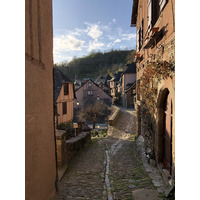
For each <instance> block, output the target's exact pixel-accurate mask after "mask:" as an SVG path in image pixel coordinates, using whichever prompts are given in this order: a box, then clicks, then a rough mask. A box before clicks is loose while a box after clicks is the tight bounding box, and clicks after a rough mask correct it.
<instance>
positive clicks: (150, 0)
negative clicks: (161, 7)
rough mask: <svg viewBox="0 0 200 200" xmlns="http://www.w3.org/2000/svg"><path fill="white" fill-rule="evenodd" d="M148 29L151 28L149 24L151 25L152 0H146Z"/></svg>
mask: <svg viewBox="0 0 200 200" xmlns="http://www.w3.org/2000/svg"><path fill="white" fill-rule="evenodd" d="M147 21H148V24H147V25H148V28H147V29H148V31H150V30H151V26H152V0H148V19H147Z"/></svg>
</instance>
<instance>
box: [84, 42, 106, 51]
mask: <svg viewBox="0 0 200 200" xmlns="http://www.w3.org/2000/svg"><path fill="white" fill-rule="evenodd" d="M103 46H104V43H101V42H98V41H90V42H89V48H88V51H92V50H95V49H98V48H100V47H103Z"/></svg>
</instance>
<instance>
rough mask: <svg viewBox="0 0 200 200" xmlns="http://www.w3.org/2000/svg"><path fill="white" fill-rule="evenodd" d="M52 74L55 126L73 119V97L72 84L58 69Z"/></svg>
mask: <svg viewBox="0 0 200 200" xmlns="http://www.w3.org/2000/svg"><path fill="white" fill-rule="evenodd" d="M53 74H54V106H55V125H56V127H57V126H58V125H59V124H61V123H66V122H70V121H72V119H73V104H74V103H73V101H74V98H76V96H75V89H74V84H73V82H72V81H70V80H69V79H68V78H67V77H66V76H65V75H64V74H63V73H62V72H61V71H60V70H59V69H58V68H54V69H53Z"/></svg>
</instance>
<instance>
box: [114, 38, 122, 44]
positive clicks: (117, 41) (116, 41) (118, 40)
mask: <svg viewBox="0 0 200 200" xmlns="http://www.w3.org/2000/svg"><path fill="white" fill-rule="evenodd" d="M121 41H122V40H120V39H116V40H115V41H114V43H119V42H121Z"/></svg>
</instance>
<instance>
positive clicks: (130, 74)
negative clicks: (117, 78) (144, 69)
mask: <svg viewBox="0 0 200 200" xmlns="http://www.w3.org/2000/svg"><path fill="white" fill-rule="evenodd" d="M135 81H136V64H135V63H134V62H133V63H131V64H127V65H126V69H125V71H124V72H123V74H122V86H121V87H122V89H121V91H122V95H121V98H122V105H123V106H124V107H127V105H128V103H127V96H126V93H125V91H127V89H129V88H130V86H131V85H133V83H135Z"/></svg>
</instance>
